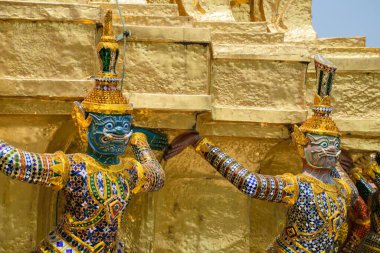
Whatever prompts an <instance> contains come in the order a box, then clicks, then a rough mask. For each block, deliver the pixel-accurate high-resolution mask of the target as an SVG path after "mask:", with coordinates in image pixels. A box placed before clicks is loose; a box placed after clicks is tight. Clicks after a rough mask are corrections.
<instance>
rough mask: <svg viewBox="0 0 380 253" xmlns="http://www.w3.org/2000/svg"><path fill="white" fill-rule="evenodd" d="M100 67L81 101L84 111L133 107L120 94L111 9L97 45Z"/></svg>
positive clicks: (118, 110)
mask: <svg viewBox="0 0 380 253" xmlns="http://www.w3.org/2000/svg"><path fill="white" fill-rule="evenodd" d="M97 53H98V57H99V60H100V63H101V64H100V66H101V69H100V70H99V72H98V74H97V75H96V77H95V82H96V85H95V88H94V89H93V90H92V91H91V93H90V94H89V95H88V96H87V97H86V98H85V99H84V101H83V102H82V107H83V109H84V110H85V111H86V112H93V113H103V114H126V113H130V112H131V111H132V110H133V108H132V105H131V104H130V103H129V102H128V100H127V99H126V98H125V97H124V96H123V95H122V93H121V87H120V79H119V78H118V77H117V74H116V63H117V59H118V56H119V45H118V43H117V42H116V40H115V36H114V34H113V31H112V11H107V14H106V15H105V18H104V27H103V34H102V37H101V39H100V42H99V44H98V46H97Z"/></svg>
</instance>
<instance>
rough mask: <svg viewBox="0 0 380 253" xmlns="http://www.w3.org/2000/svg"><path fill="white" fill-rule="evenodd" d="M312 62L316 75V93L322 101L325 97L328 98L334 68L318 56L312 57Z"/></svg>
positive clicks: (330, 63)
mask: <svg viewBox="0 0 380 253" xmlns="http://www.w3.org/2000/svg"><path fill="white" fill-rule="evenodd" d="M314 62H315V71H316V73H317V93H318V95H319V97H320V98H321V99H322V100H323V99H324V98H325V97H326V96H330V93H331V89H332V85H333V81H334V77H335V72H336V66H335V65H334V64H333V63H332V62H330V61H329V60H327V59H326V58H324V57H323V56H322V55H320V54H317V55H316V56H315V57H314Z"/></svg>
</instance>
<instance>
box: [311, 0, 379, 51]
mask: <svg viewBox="0 0 380 253" xmlns="http://www.w3.org/2000/svg"><path fill="white" fill-rule="evenodd" d="M312 15H313V26H314V29H315V31H316V32H317V34H318V37H320V38H326V37H350V36H366V37H367V47H380V0H313V8H312Z"/></svg>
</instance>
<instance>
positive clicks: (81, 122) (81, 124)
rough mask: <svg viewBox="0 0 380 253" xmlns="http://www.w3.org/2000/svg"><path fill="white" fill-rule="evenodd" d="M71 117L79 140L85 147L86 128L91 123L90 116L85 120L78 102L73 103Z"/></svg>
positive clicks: (86, 141)
mask: <svg viewBox="0 0 380 253" xmlns="http://www.w3.org/2000/svg"><path fill="white" fill-rule="evenodd" d="M72 117H73V120H74V122H75V125H76V127H77V128H78V131H79V136H80V139H81V140H82V142H83V144H85V145H87V143H88V137H87V132H88V127H89V126H90V124H91V121H92V117H91V115H88V116H87V118H86V113H85V111H84V109H83V107H82V105H81V104H80V103H79V102H77V101H75V102H74V106H73V112H72Z"/></svg>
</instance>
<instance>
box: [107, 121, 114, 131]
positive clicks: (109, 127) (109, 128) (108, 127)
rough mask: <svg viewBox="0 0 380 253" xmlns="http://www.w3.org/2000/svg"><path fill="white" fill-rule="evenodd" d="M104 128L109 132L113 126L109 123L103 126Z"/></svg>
mask: <svg viewBox="0 0 380 253" xmlns="http://www.w3.org/2000/svg"><path fill="white" fill-rule="evenodd" d="M105 128H106V129H108V130H111V129H112V128H113V124H112V123H111V122H108V123H107V124H106V125H105Z"/></svg>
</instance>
